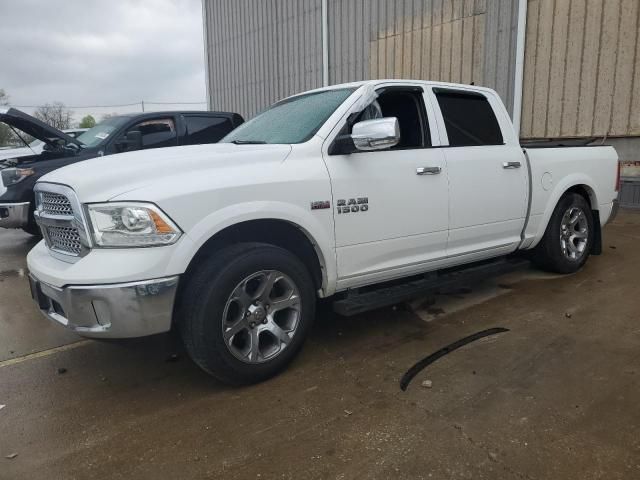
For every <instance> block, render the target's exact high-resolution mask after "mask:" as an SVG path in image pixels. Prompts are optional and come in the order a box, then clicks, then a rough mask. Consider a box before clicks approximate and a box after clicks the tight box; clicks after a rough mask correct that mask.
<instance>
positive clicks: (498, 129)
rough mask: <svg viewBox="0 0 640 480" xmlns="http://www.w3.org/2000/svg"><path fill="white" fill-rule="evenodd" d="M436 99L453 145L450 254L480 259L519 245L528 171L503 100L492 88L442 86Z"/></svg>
mask: <svg viewBox="0 0 640 480" xmlns="http://www.w3.org/2000/svg"><path fill="white" fill-rule="evenodd" d="M431 98H432V101H434V103H435V104H436V106H437V108H436V110H439V113H440V114H441V115H440V117H439V120H440V122H441V125H442V127H443V128H441V129H440V130H441V131H443V137H444V138H443V142H444V143H445V145H448V147H446V148H443V152H444V155H445V158H446V162H447V168H448V177H449V240H448V244H447V255H448V257H458V256H461V255H467V256H471V257H472V258H470V259H469V260H475V259H481V258H486V257H491V256H495V255H498V254H503V253H507V252H510V251H512V250H514V249H515V248H517V246H518V244H519V243H520V235H521V232H522V228H523V226H524V221H525V216H526V211H527V201H528V189H529V187H528V174H527V168H526V163H525V159H524V155H523V153H522V149H521V148H520V145H519V142H518V141H517V138H514V136H515V135H514V134H513V133H512V130H513V129H512V127H511V124H510V121H509V119H508V117H507V116H506V113H505V112H504V108H503V107H502V104H501V102H500V100H499V99H498V98H497V97H495V96H494V95H492V94H490V93H489V92H487V93H485V92H479V91H473V90H463V89H461V90H458V89H449V88H440V87H438V88H434V89H433V91H432V97H431ZM496 112H497V114H496ZM503 132H504V133H503Z"/></svg>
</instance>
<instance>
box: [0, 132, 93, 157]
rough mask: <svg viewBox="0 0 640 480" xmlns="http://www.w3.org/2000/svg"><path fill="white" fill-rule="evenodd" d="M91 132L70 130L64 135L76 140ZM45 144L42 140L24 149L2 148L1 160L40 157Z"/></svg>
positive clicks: (34, 141) (35, 141) (33, 141)
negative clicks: (31, 156)
mask: <svg viewBox="0 0 640 480" xmlns="http://www.w3.org/2000/svg"><path fill="white" fill-rule="evenodd" d="M87 130H89V129H88V128H70V129H66V130H62V131H63V132H64V133H66V134H67V135H69V136H70V137H72V138H76V137H78V136H79V135H81V134H83V133H84V132H86V131H87ZM44 146H45V143H44V142H43V141H42V140H38V139H35V140H32V141H31V142H29V143H28V144H27V145H25V146H24V147H9V148H0V160H5V159H7V158H20V157H26V156H28V155H40V154H41V153H42V150H43V149H44Z"/></svg>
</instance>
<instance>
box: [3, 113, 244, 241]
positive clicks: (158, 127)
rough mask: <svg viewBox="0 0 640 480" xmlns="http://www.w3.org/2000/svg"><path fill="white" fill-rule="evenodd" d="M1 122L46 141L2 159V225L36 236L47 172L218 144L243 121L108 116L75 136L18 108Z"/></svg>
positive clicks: (215, 116) (209, 116) (233, 117)
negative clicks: (38, 190)
mask: <svg viewBox="0 0 640 480" xmlns="http://www.w3.org/2000/svg"><path fill="white" fill-rule="evenodd" d="M0 121H1V122H5V123H7V124H9V125H11V126H13V127H14V128H16V129H19V130H21V131H23V132H25V133H26V134H28V135H30V136H32V137H34V138H36V139H37V141H40V142H42V145H35V147H36V148H34V150H35V151H34V152H32V153H31V154H29V155H22V154H19V155H17V156H15V155H11V158H6V157H5V160H4V161H0V176H1V181H0V227H4V228H22V229H23V230H25V231H26V232H28V233H30V234H32V235H38V234H39V233H40V230H39V229H38V227H37V225H36V223H35V219H34V217H33V209H34V205H35V204H34V194H33V186H34V185H35V183H36V181H37V180H38V179H39V178H40V177H41V176H43V175H45V174H46V173H49V172H51V171H53V170H55V169H58V168H60V167H64V166H65V165H70V164H72V163H77V162H79V161H81V160H87V159H89V158H94V157H100V156H104V155H112V154H115V153H120V152H129V151H133V150H147V149H151V148H159V147H170V146H177V145H195V144H202V143H215V142H217V141H218V140H220V139H221V138H222V137H224V136H225V135H226V134H227V133H229V132H230V131H231V130H233V129H234V128H236V127H237V126H238V125H240V124H242V122H243V121H244V120H243V119H242V117H241V116H240V115H238V114H237V113H230V112H201V111H192V112H186V111H185V112H153V113H138V114H129V115H119V116H114V117H110V118H108V119H106V120H105V121H103V122H101V123H99V124H98V125H96V126H95V127H93V128H91V129H88V130H86V131H83V132H82V133H80V135H77V137H76V136H74V135H73V133H74V132H75V131H73V132H69V133H64V132H61V131H60V130H57V129H55V128H53V127H51V126H50V125H47V124H46V123H43V122H41V121H40V120H38V119H36V118H34V117H32V116H30V115H28V114H26V113H24V112H21V111H20V110H16V109H14V108H9V109H0ZM19 153H20V152H19ZM22 153H24V152H22ZM2 156H3V155H2V152H0V157H2Z"/></svg>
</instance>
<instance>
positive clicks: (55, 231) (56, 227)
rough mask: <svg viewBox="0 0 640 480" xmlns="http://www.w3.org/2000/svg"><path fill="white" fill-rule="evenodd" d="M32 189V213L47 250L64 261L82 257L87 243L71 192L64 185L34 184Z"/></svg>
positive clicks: (88, 244)
mask: <svg viewBox="0 0 640 480" xmlns="http://www.w3.org/2000/svg"><path fill="white" fill-rule="evenodd" d="M34 190H35V193H36V210H35V212H34V213H35V217H36V221H37V222H38V225H40V229H41V230H42V236H43V237H44V239H45V242H46V244H47V247H49V248H50V249H51V251H52V252H55V253H58V254H61V255H62V256H63V257H65V258H68V257H82V256H84V255H86V254H87V253H88V252H89V249H90V248H91V247H90V246H91V242H90V240H89V238H88V234H87V227H86V225H85V223H84V215H83V213H82V205H81V204H80V202H79V201H78V197H77V196H76V194H75V192H74V191H73V190H72V189H71V188H69V187H67V186H66V185H58V184H53V183H46V182H43V183H37V184H36V186H35V188H34ZM59 258H60V257H59Z"/></svg>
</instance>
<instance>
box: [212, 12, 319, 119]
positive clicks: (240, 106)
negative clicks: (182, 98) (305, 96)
mask: <svg viewBox="0 0 640 480" xmlns="http://www.w3.org/2000/svg"><path fill="white" fill-rule="evenodd" d="M203 2H205V3H204V9H203V11H204V22H205V42H206V48H205V52H206V57H207V81H208V85H207V87H208V93H209V108H211V109H214V110H231V111H236V112H239V113H241V114H243V115H244V116H245V117H251V116H253V115H254V114H255V113H257V112H258V111H260V110H261V109H263V108H264V107H266V106H268V105H270V104H272V103H274V102H275V101H277V100H279V99H281V98H283V97H285V96H288V95H291V94H293V93H296V92H300V91H304V90H309V89H312V88H318V87H321V86H322V32H321V19H322V16H321V14H322V12H321V0H203Z"/></svg>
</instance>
